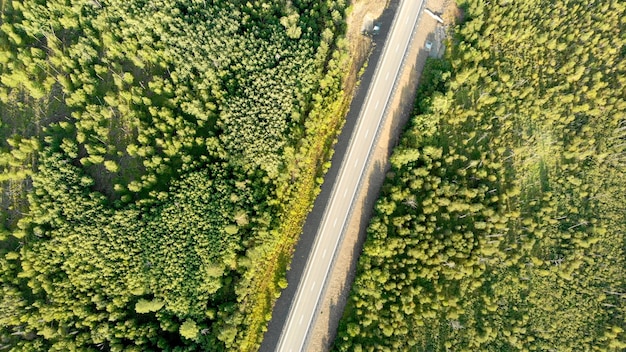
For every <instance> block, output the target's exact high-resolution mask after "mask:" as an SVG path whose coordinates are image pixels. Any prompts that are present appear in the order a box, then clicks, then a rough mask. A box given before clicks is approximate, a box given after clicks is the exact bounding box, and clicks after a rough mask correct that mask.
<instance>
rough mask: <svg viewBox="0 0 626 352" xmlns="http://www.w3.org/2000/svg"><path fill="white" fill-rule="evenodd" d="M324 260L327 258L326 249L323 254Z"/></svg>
mask: <svg viewBox="0 0 626 352" xmlns="http://www.w3.org/2000/svg"><path fill="white" fill-rule="evenodd" d="M322 258H326V249H324V253H322Z"/></svg>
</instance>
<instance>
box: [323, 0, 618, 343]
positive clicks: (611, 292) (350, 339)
mask: <svg viewBox="0 0 626 352" xmlns="http://www.w3.org/2000/svg"><path fill="white" fill-rule="evenodd" d="M458 3H459V5H460V6H461V8H462V9H463V10H464V14H465V21H464V23H462V24H460V25H457V26H456V27H455V28H452V27H451V28H450V36H449V44H450V45H449V46H448V50H447V53H446V55H445V56H444V58H443V59H439V60H438V59H430V61H428V62H427V65H426V68H425V70H424V74H423V75H422V78H421V85H420V88H419V89H418V93H417V98H416V108H415V113H414V115H413V117H412V118H411V121H410V122H409V125H408V126H407V127H406V129H405V131H404V133H403V136H402V139H401V142H400V144H399V146H398V147H397V148H396V149H395V150H394V153H393V155H392V156H391V159H390V160H391V170H390V171H389V172H388V174H387V179H386V180H385V184H384V186H383V189H382V191H381V196H380V198H379V200H378V201H377V204H376V207H375V214H374V216H373V219H372V220H371V223H370V225H369V227H368V231H367V239H366V242H365V244H364V247H363V252H362V255H361V257H360V259H359V263H358V269H357V276H356V278H355V282H354V285H353V287H352V290H351V294H350V298H349V300H348V304H347V308H346V311H345V313H344V317H343V320H342V321H341V323H340V328H339V331H338V334H337V338H336V340H335V343H334V350H335V351H389V352H397V351H468V352H469V351H494V352H495V351H624V350H626V332H624V329H626V325H625V321H626V239H625V236H624V230H625V229H626V221H625V220H626V196H625V192H624V190H625V189H626V3H624V2H623V1H619V0H602V1H600V0H597V1H592V0H584V1H583V0H556V1H555V0H526V1H507V0H498V1H484V0H460V1H458Z"/></svg>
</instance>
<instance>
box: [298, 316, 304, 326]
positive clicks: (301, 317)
mask: <svg viewBox="0 0 626 352" xmlns="http://www.w3.org/2000/svg"><path fill="white" fill-rule="evenodd" d="M303 318H304V315H301V316H300V322H299V323H298V325H302V319H303Z"/></svg>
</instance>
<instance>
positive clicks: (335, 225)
mask: <svg viewBox="0 0 626 352" xmlns="http://www.w3.org/2000/svg"><path fill="white" fill-rule="evenodd" d="M333 227H337V218H335V222H333Z"/></svg>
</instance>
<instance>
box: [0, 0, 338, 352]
mask: <svg viewBox="0 0 626 352" xmlns="http://www.w3.org/2000/svg"><path fill="white" fill-rule="evenodd" d="M347 5H348V4H346V2H345V1H343V0H322V1H312V0H278V1H266V0H262V1H253V2H248V1H239V0H229V1H222V0H167V1H166V0H152V1H142V0H86V1H68V0H46V1H44V0H41V1H39V0H36V1H35V0H33V1H7V0H0V9H1V17H0V117H1V121H0V186H1V190H2V193H1V199H0V268H1V270H0V283H1V293H0V350H2V351H4V350H11V351H226V350H229V351H231V350H237V351H254V350H256V349H258V346H259V344H260V341H261V339H262V336H263V332H264V331H265V329H266V325H267V321H268V320H269V318H270V316H271V309H272V305H273V302H274V301H275V299H276V298H277V297H278V295H279V294H280V290H281V289H282V288H284V287H285V285H286V280H285V278H284V272H285V270H286V267H287V265H288V261H289V259H290V256H291V251H292V248H293V245H294V243H295V241H296V240H297V237H298V235H299V234H300V231H301V228H302V223H303V220H304V217H305V215H306V213H307V212H308V210H309V209H310V207H311V205H312V201H313V199H314V196H315V195H316V193H317V192H319V184H320V176H321V175H322V174H323V172H325V170H326V168H327V167H328V164H327V162H326V161H327V160H328V159H329V156H330V154H331V153H332V152H331V148H330V147H331V146H332V143H333V142H334V140H335V138H336V134H337V131H338V130H339V127H340V126H341V124H342V119H343V116H344V115H343V111H345V106H346V103H345V101H346V97H344V93H343V92H342V90H341V85H342V79H343V77H344V75H345V72H346V67H348V66H350V61H349V57H347V55H346V50H345V42H344V41H345V40H344V39H343V32H344V30H345V28H344V27H345V24H344V15H345V11H346V8H347Z"/></svg>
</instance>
